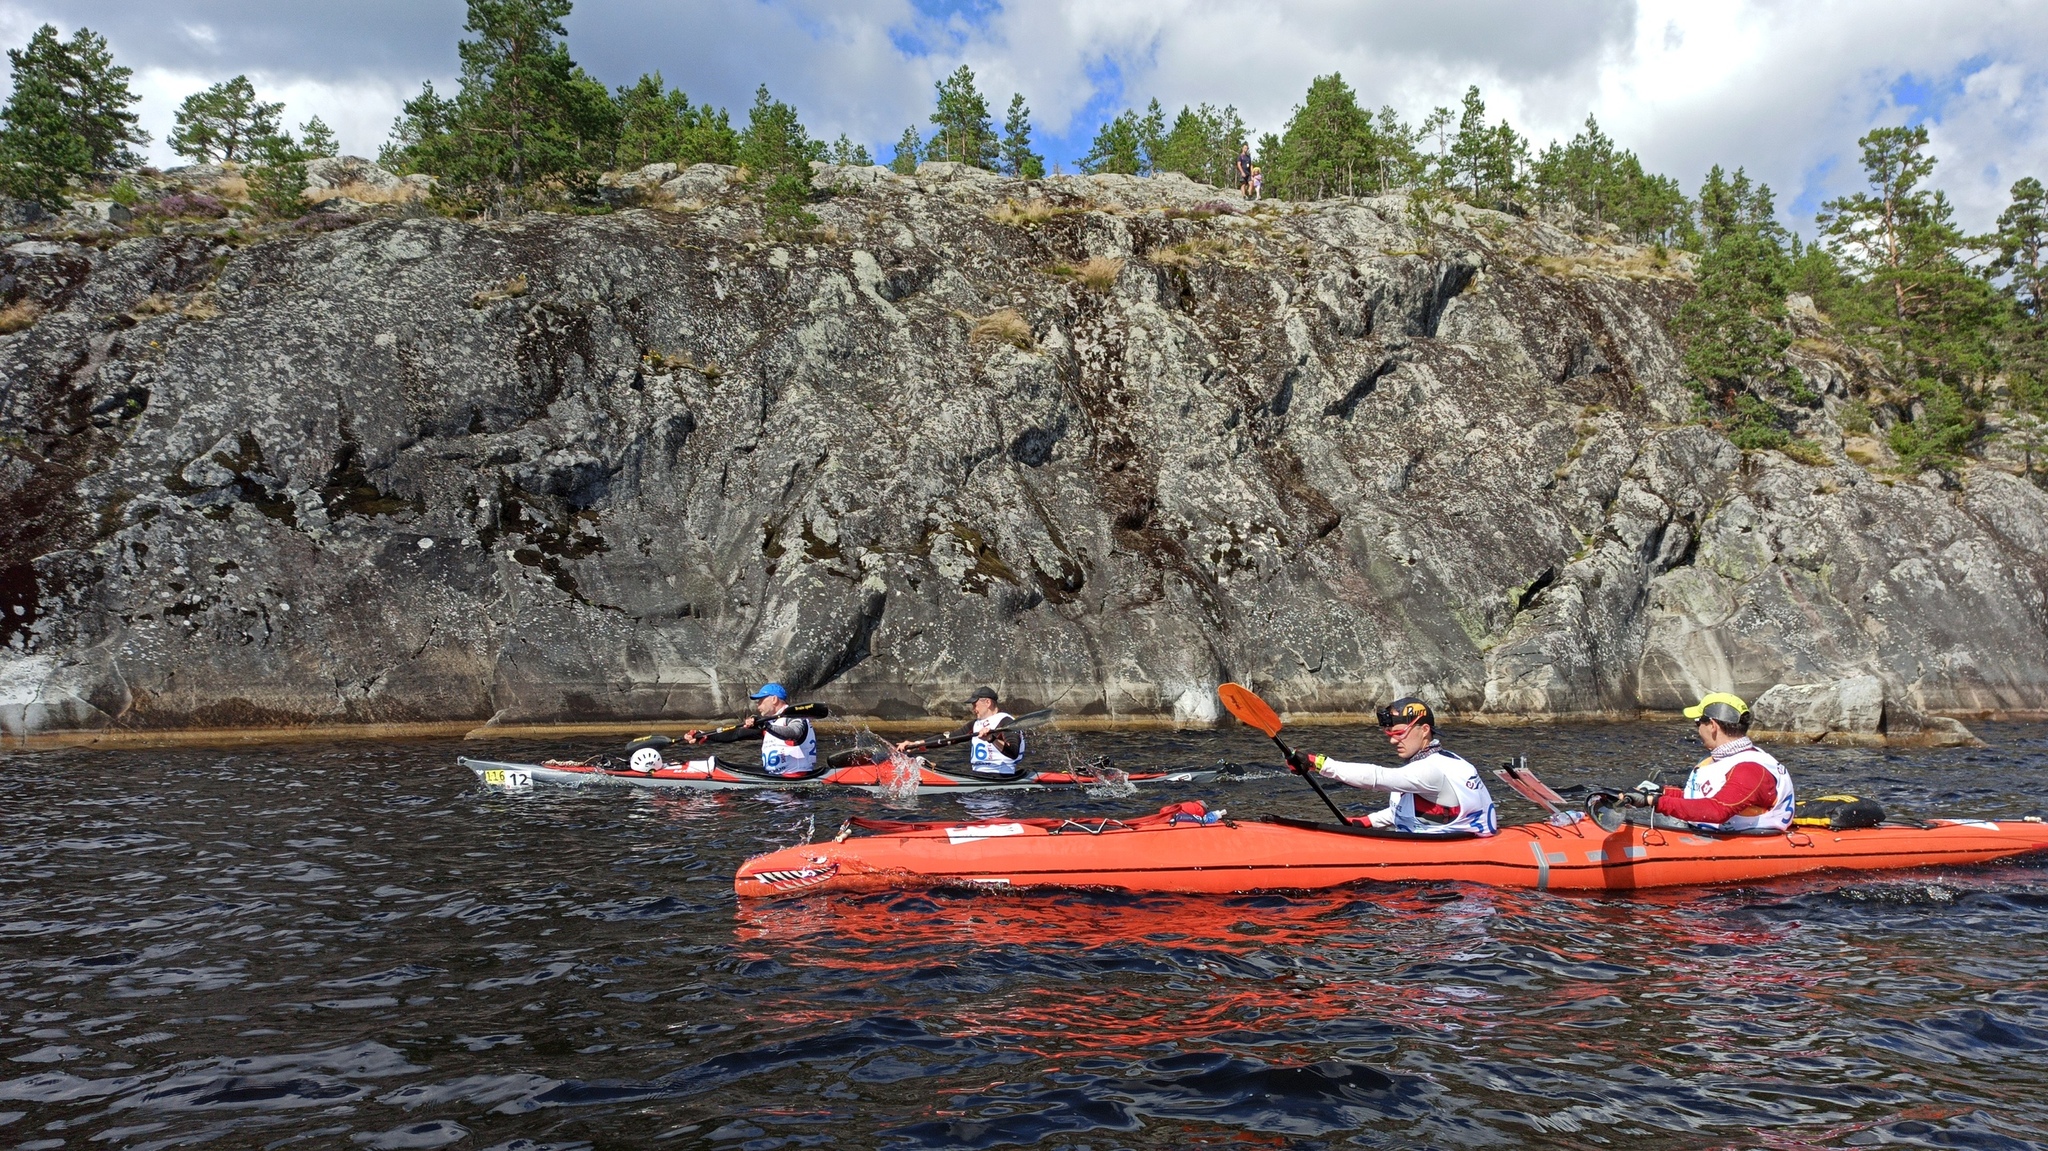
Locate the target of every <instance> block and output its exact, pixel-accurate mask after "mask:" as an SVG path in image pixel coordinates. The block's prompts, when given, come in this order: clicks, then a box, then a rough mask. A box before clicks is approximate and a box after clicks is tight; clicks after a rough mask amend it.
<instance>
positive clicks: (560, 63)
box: [454, 0, 618, 196]
mask: <svg viewBox="0 0 2048 1151" xmlns="http://www.w3.org/2000/svg"><path fill="white" fill-rule="evenodd" d="M571 7H572V5H571V3H570V0H469V19H468V21H467V22H466V23H465V24H464V25H463V28H464V30H465V31H467V32H470V33H472V34H473V37H472V38H471V39H467V40H464V41H462V42H461V44H460V45H458V47H457V51H458V52H459V53H460V55H461V57H462V93H461V95H460V96H458V97H457V98H456V105H457V121H456V124H455V129H456V131H455V133H454V134H455V135H457V136H458V137H460V138H461V142H462V143H463V144H464V145H465V147H464V148H463V149H462V150H463V152H465V153H466V155H464V156H463V157H461V159H462V160H466V161H467V163H458V165H457V167H458V172H457V173H455V175H456V177H457V178H458V179H466V180H467V181H468V182H471V183H473V184H476V185H480V186H481V187H483V188H485V189H487V190H488V191H489V192H490V193H491V194H493V195H494V196H495V195H497V193H498V190H499V189H512V190H518V189H523V188H525V187H526V186H527V185H528V184H530V183H533V182H535V181H538V180H545V179H548V178H550V177H555V176H561V175H565V174H570V173H576V172H579V171H587V170H589V169H591V168H595V167H602V166H604V165H605V164H606V163H608V162H609V161H610V159H611V153H612V149H613V146H614V144H615V141H616V138H617V131H618V108H617V105H615V104H614V103H613V102H612V100H611V95H610V93H609V92H607V91H606V90H605V89H604V87H603V86H602V85H599V84H598V83H597V82H596V81H595V80H593V79H591V78H590V77H589V75H587V74H586V73H584V72H583V70H582V69H581V68H578V67H577V66H576V63H575V61H574V60H572V59H570V57H569V46H568V45H567V44H566V43H564V42H563V37H565V36H566V35H567V32H566V30H565V29H564V28H563V26H562V21H563V20H564V19H566V18H567V17H568V15H569V12H570V9H571Z"/></svg>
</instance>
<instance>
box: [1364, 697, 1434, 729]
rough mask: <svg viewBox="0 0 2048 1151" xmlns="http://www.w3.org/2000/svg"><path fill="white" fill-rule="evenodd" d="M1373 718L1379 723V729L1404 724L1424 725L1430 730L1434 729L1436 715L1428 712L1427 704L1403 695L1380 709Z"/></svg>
mask: <svg viewBox="0 0 2048 1151" xmlns="http://www.w3.org/2000/svg"><path fill="white" fill-rule="evenodd" d="M1375 718H1377V719H1378V720H1379V721H1380V726H1381V727H1398V726H1400V725H1401V724H1404V723H1426V724H1428V725H1429V726H1430V728H1431V730H1434V729H1435V728H1436V714H1435V713H1434V712H1432V711H1430V710H1429V705H1428V704H1426V703H1424V702H1422V701H1421V700H1419V699H1416V698H1415V697H1414V696H1412V695H1404V696H1402V697H1401V698H1400V699H1397V700H1395V701H1394V702H1392V703H1390V704H1388V705H1387V706H1385V707H1383V708H1381V709H1380V710H1379V712H1378V714H1377V716H1376V717H1375Z"/></svg>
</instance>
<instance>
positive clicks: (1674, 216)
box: [1531, 116, 1688, 242]
mask: <svg viewBox="0 0 2048 1151" xmlns="http://www.w3.org/2000/svg"><path fill="white" fill-rule="evenodd" d="M1531 175H1532V177H1533V178H1534V181H1535V184H1536V189H1537V193H1538V194H1539V195H1540V196H1541V197H1542V198H1543V199H1545V200H1547V201H1549V202H1551V203H1557V204H1569V205H1571V206H1572V207H1573V208H1576V209H1577V210H1578V211H1579V213H1580V214H1581V215H1584V216H1586V217H1587V218H1589V219H1591V220H1593V221H1594V222H1595V223H1611V224H1614V225H1615V226H1616V227H1618V228H1620V229H1621V232H1622V234H1623V235H1625V236H1628V237H1630V238H1632V239H1637V240H1655V241H1659V242H1672V241H1681V240H1684V239H1685V238H1686V232H1687V224H1688V221H1687V213H1686V200H1685V193H1684V192H1682V191H1680V190H1679V188H1678V181H1676V180H1673V179H1671V178H1669V177H1667V176H1653V175H1649V174H1646V173H1645V172H1644V171H1643V164H1642V161H1641V160H1639V159H1637V158H1636V154H1635V153H1634V152H1630V151H1627V150H1624V149H1618V148H1616V147H1615V146H1614V141H1613V140H1611V139H1609V138H1608V136H1607V134H1606V133H1605V132H1602V131H1601V130H1600V123H1599V121H1597V120H1595V119H1594V118H1593V117H1592V116H1587V117H1586V126H1585V127H1584V128H1583V129H1581V130H1580V132H1579V134H1578V135H1576V136H1573V137H1572V138H1571V140H1570V141H1569V142H1567V143H1564V144H1558V143H1556V142H1555V141H1553V142H1552V143H1551V144H1550V146H1549V147H1547V148H1545V149H1543V154H1542V155H1541V156H1538V157H1537V158H1536V163H1535V164H1534V166H1533V167H1532V169H1531Z"/></svg>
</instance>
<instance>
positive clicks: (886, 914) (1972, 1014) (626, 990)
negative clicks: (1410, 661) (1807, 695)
mask: <svg viewBox="0 0 2048 1151" xmlns="http://www.w3.org/2000/svg"><path fill="white" fill-rule="evenodd" d="M1685 734H1686V733H1685V732H1684V731H1682V730H1680V729H1679V728H1678V727H1675V726H1657V727H1653V726H1647V725H1623V726H1606V727H1544V728H1529V729H1518V730H1473V731H1469V732H1459V731H1453V732H1452V733H1451V739H1450V740H1449V742H1450V745H1451V746H1452V747H1453V748H1455V749H1457V750H1460V751H1463V752H1464V753H1465V754H1466V755H1467V756H1468V757H1469V758H1472V759H1474V760H1477V761H1480V762H1482V763H1488V764H1490V763H1494V762H1497V761H1498V760H1499V759H1501V758H1503V757H1505V756H1506V755H1508V754H1512V753H1514V752H1516V751H1523V750H1526V751H1527V752H1528V754H1529V756H1530V763H1531V766H1533V767H1535V768H1536V769H1537V770H1538V771H1540V772H1541V773H1542V774H1543V775H1544V776H1545V778H1546V779H1548V780H1549V782H1551V783H1552V784H1554V785H1557V786H1560V787H1563V786H1566V785H1570V784H1575V783H1612V784H1621V785H1628V784H1633V783H1634V782H1635V781H1636V780H1638V779H1640V778H1641V777H1642V776H1643V774H1644V770H1643V767H1642V765H1644V764H1650V763H1654V764H1658V765H1661V766H1662V767H1663V768H1664V769H1665V778H1666V779H1668V780H1672V781H1676V780H1678V779H1680V778H1682V776H1683V771H1684V769H1685V767H1686V766H1687V765H1689V764H1690V763H1691V762H1692V761H1693V760H1694V759H1695V758H1697V754H1698V753H1697V751H1694V750H1689V749H1688V746H1687V745H1686V744H1685V743H1684V742H1682V739H1683V736H1684V735H1685ZM1979 734H1981V735H1983V736H1984V737H1985V738H1987V739H1988V740H1989V741H1990V743H1991V747H1990V748H1988V749H1985V750H1972V751H1921V752H1889V753H1887V752H1877V751H1851V750H1827V749H1791V750H1785V749H1780V751H1781V754H1782V756H1783V758H1784V759H1785V760H1786V761H1787V762H1788V763H1789V764H1790V765H1791V767H1792V769H1793V771H1794V774H1795V778H1796V779H1797V780H1798V782H1799V785H1800V790H1801V792H1802V793H1803V794H1807V795H1818V794H1822V793H1823V792H1824V791H1825V790H1853V791H1856V792H1859V793H1861V794H1865V795H1871V796H1873V797H1875V798H1878V799H1880V800H1881V801H1883V802H1884V803H1885V804H1886V805H1887V806H1888V807H1892V808H1895V809H1897V810H1900V811H1902V812H1904V813H1909V814H1916V815H1932V814H1969V815H1985V816H2005V817H2011V816H2016V815H2019V814H2022V813H2025V812H2029V811H2036V810H2039V809H2041V808H2042V807H2043V806H2048V801H2044V799H2043V795H2042V793H2043V791H2044V784H2048V728H2044V727H2039V726H2001V725H1982V726H1981V730H1980V732H1979ZM1299 739H1300V742H1302V743H1303V744H1305V745H1307V746H1309V747H1310V748H1312V749H1315V750H1328V751H1330V752H1332V753H1336V754H1340V755H1342V754H1350V755H1353V756H1355V757H1358V758H1365V757H1367V756H1368V755H1370V754H1372V753H1374V752H1376V751H1377V750H1378V749H1379V748H1381V747H1383V746H1384V745H1383V744H1381V743H1380V742H1379V741H1378V737H1377V734H1376V733H1373V732H1370V731H1367V730H1363V729H1304V730H1303V731H1302V732H1301V733H1299ZM1041 744H1042V749H1043V751H1044V752H1046V753H1050V754H1058V753H1061V752H1063V751H1066V752H1071V753H1073V754H1077V755H1081V756H1083V757H1087V756H1093V755H1096V754H1107V755H1110V756H1112V757H1114V759H1115V760H1116V762H1117V763H1118V764H1119V765H1120V766H1124V767H1136V766H1141V765H1174V766H1191V765H1192V766H1206V765H1209V764H1212V763H1214V762H1216V761H1217V760H1219V759H1226V760H1233V761H1239V762H1245V763H1265V764H1268V765H1273V764H1274V762H1275V760H1274V757H1273V755H1272V754H1271V752H1270V745H1269V744H1264V743H1263V742H1261V741H1260V740H1259V739H1258V738H1257V737H1256V736H1252V735H1246V734H1245V733H1242V732H1231V733H1187V734H1165V733H1145V734H1122V735H1098V734H1075V735H1061V734H1058V733H1054V734H1052V735H1050V736H1049V737H1048V738H1047V739H1045V740H1043V741H1041ZM1061 745H1064V746H1061ZM577 750H584V751H588V750H598V749H596V748H591V747H588V746H587V745H586V746H585V747H583V748H569V747H563V746H560V745H554V746H549V745H539V744H526V745H521V744H483V745H478V744H468V745H464V744H458V743H452V742H439V743H389V744H351V745H343V746H308V745H292V746H277V747H265V748H239V749H235V750H231V751H227V750H189V749H188V750H175V751H147V752H145V751H120V752H104V751H68V752H59V753H46V754H35V755H27V754H15V755H6V756H0V814H4V828H5V831H4V841H0V853H4V858H0V990H4V999H0V1021H4V1042H0V1143H4V1144H8V1145H13V1146H17V1147H23V1148H40V1147H68V1148H82V1149H98V1148H121V1147H133V1148H159V1147H162V1148H168V1147H187V1146H215V1147H234V1148H243V1147H308V1148H311V1147H337V1148H356V1147H361V1148H431V1147H444V1146H447V1147H459V1148H465V1149H466V1148H502V1149H508V1151H509V1149H511V1148H526V1149H538V1148H584V1147H588V1148H624V1147H692V1148H697V1147H710V1148H733V1149H738V1148H776V1147H819V1146H830V1147H930V1148H955V1147H967V1148H979V1147H1004V1146H1030V1147H1044V1148H1083V1147H1085V1148H1094V1149H1107V1148H1117V1147H1148V1148H1167V1147H1172V1148H1183V1147H1203V1146H1233V1147H1237V1146H1247V1147H1290V1148H1291V1147H1301V1148H1309V1147H1348V1146H1396V1147H1415V1146H1426V1147H1511V1146H1517V1145H1535V1146H1554V1147H1587V1146H1629V1147H1656V1148H1662V1147H1672V1148H1681V1147H1682V1148H1695V1147H1717V1146H1729V1147H1772V1148H1805V1147H1866V1146H1876V1145H1880V1144H1904V1145H1908V1146H1924V1147H1943V1148H1956V1147H1984V1148H2022V1147H2048V860H2043V859H2040V858H2036V859H2034V860H2031V861H2025V862H2020V863H2014V864H2005V865H1992V866H1987V867H1982V868H1974V869H1967V870H1944V871H1938V872H1918V873H1900V874H1894V875H1888V876H1878V877H1869V876H1864V877H1825V876H1823V877H1818V878H1807V879H1802V880H1796V881H1784V882H1780V883H1773V884H1765V885H1748V886H1741V887H1729V888H1719V889H1707V890H1697V891H1686V892H1675V893H1668V892H1667V893H1657V894H1647V895H1631V896H1627V897H1621V896H1597V897H1585V896H1570V895H1556V894H1543V893H1535V892H1527V891H1494V890H1488V889H1484V888H1478V887H1469V886H1464V885H1458V884H1440V885H1407V886H1379V887H1359V888H1354V889H1347V890H1342V891H1337V892H1331V893H1322V894H1313V895H1301V896H1258V897H1241V898H1153V897H1147V898H1132V897H1116V896H1108V895H1087V894H1061V895H1049V894H1038V895H1031V894H1025V895H1019V894H999V893H974V894H954V895H944V894H940V895H933V894H909V895H898V896H889V897H870V898H861V899H813V900H810V901H799V902H792V903H783V904H772V905H763V906H744V907H742V906H738V905H736V901H735V899H734V897H733V891H732V874H733V870H734V867H735V866H736V865H737V864H738V863H739V861H740V860H741V859H742V858H744V857H745V856H747V855H749V854H752V853H754V852H756V851H760V850H764V849H766V848H769V847H776V846H782V845H785V844H788V843H790V842H793V841H794V840H795V839H797V838H798V837H800V836H802V835H803V834H805V832H806V830H807V829H808V827H809V826H810V824H811V823H812V821H813V819H814V818H815V823H816V826H817V828H818V831H819V833H820V834H828V833H829V832H830V830H831V829H832V828H834V827H836V826H837V824H838V822H839V821H840V820H841V819H842V818H844V817H845V816H847V815H849V814H860V813H867V814H875V815H887V814H890V809H887V808H884V807H882V806H880V804H879V802H878V801H877V800H875V799H873V798H872V797H860V796H833V797H815V798H814V797H809V796H798V795H794V794H775V793H755V794H741V795H734V794H724V795H717V794H712V795H701V794H700V795H682V796H678V795H653V794H648V793H645V792H634V791H627V790H621V789H611V788H604V789H596V788H593V789H584V790H540V791H535V792H533V793H529V794H514V795H504V794H494V793H491V792H487V791H485V790H484V789H482V788H480V787H478V786H476V785H475V784H474V783H473V781H472V777H471V775H470V774H469V772H467V771H465V770H462V769H460V768H458V767H457V766H456V765H455V762H454V759H455V756H456V755H458V754H471V755H474V754H479V753H482V754H486V755H489V756H491V757H493V758H541V757H544V756H546V755H548V754H551V753H562V752H569V751H577ZM1333 791H1337V792H1343V791H1346V789H1344V788H1341V787H1334V788H1333ZM1496 793H1497V795H1500V796H1501V797H1502V805H1503V811H1504V813H1505V815H1506V816H1508V817H1512V818H1515V819H1522V818H1528V817H1530V816H1531V815H1533V809H1531V808H1529V807H1527V806H1526V805H1524V804H1522V803H1521V801H1520V800H1518V799H1516V798H1514V797H1513V796H1512V795H1507V794H1506V792H1505V788H1499V789H1496ZM1190 797H1192V798H1201V799H1204V800H1206V801H1207V802H1209V803H1210V805H1211V806H1212V807H1213V806H1223V807H1227V808H1229V809H1230V810H1231V811H1232V812H1233V813H1234V814H1238V815H1244V816H1252V815H1258V814H1263V813H1268V812H1272V813H1279V814H1294V815H1301V816H1310V817H1312V816H1314V815H1315V814H1316V813H1317V812H1318V811H1319V810H1320V807H1319V805H1318V804H1317V802H1316V800H1315V798H1314V796H1313V795H1312V794H1311V793H1310V792H1309V791H1308V789H1307V788H1306V786H1304V785H1303V784H1302V783H1301V781H1299V780H1297V779H1294V778H1292V777H1290V776H1286V775H1281V774H1277V773H1272V774H1258V775H1254V776H1253V777H1251V778H1249V779H1247V780H1245V781H1243V782H1238V783H1224V784H1218V785H1215V786H1209V787H1198V788H1181V789H1178V790H1175V791H1173V792H1171V793H1168V792H1152V791H1146V792H1143V793H1140V794H1139V795H1136V796H1128V797H1122V798H1118V797H1092V796H1088V795H1085V794H1074V793H1053V792H1024V793H1013V794H1010V795H1004V796H978V797H974V798H973V799H971V800H964V801H963V800H960V799H956V798H953V797H939V798H933V797H925V798H924V799H923V800H922V801H921V802H920V804H919V807H918V811H919V812H920V814H921V815H924V816H927V817H957V816H967V815H976V816H985V815H998V814H1011V813H1015V814H1019V815H1038V814H1069V813H1075V812H1081V811H1108V812H1129V811H1138V810H1152V809H1154V808H1156V807H1157V806H1158V805H1159V804H1161V803H1163V802H1166V801H1167V800H1168V799H1177V798H1190ZM1348 797H1349V798H1352V800H1353V805H1354V806H1355V807H1358V808H1359V809H1361V810H1362V809H1363V807H1364V806H1365V805H1366V804H1368V803H1371V802H1373V801H1371V800H1369V799H1368V798H1367V797H1366V795H1365V793H1358V792H1351V793H1348ZM1504 821H1505V820H1504Z"/></svg>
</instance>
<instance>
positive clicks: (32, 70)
mask: <svg viewBox="0 0 2048 1151" xmlns="http://www.w3.org/2000/svg"><path fill="white" fill-rule="evenodd" d="M7 56H8V60H9V61H10V62H11V64H12V65H13V79H14V88H13V92H12V94H11V95H10V97H9V99H8V101H7V105H6V107H5V109H4V110H0V190H5V191H6V192H7V193H8V194H9V195H14V196H18V197H21V198H23V199H30V200H36V201H38V202H40V203H42V204H43V205H44V206H46V207H51V208H57V207H61V206H63V204H64V189H65V186H66V185H67V184H68V183H69V182H70V181H71V180H72V179H82V178H85V177H89V176H92V175H95V174H98V173H102V172H106V171H108V170H110V169H112V168H115V167H124V166H129V165H133V164H136V163H139V162H140V159H139V157H137V156H136V155H135V153H134V152H133V151H131V150H130V149H129V148H128V145H130V144H145V143H148V142H149V134H148V133H146V132H144V131H142V130H141V129H140V128H138V127H137V126H136V124H137V118H136V115H135V114H134V113H133V112H130V111H128V106H129V105H130V104H133V103H135V102H136V101H137V99H138V97H137V96H136V95H135V94H134V93H133V92H131V91H129V88H128V79H129V77H130V76H131V75H133V73H132V72H131V70H129V69H127V68H123V67H119V66H117V65H115V63H114V61H113V57H112V56H111V55H110V54H109V53H108V51H107V41H106V38H105V37H102V36H100V35H99V34H98V33H96V32H94V31H92V30H91V29H89V28H80V29H78V30H77V31H76V32H74V33H72V36H71V41H70V43H68V44H67V43H65V42H63V41H62V40H59V39H58V37H57V29H56V28H54V27H53V26H51V25H48V24H45V25H43V26H42V27H40V28H38V29H37V30H36V32H35V34H34V35H32V36H30V37H29V42H28V43H27V44H26V45H24V46H23V47H21V48H16V49H11V50H10V51H9V52H8V53H7Z"/></svg>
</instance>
